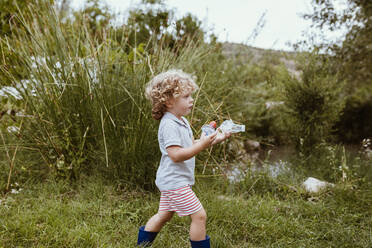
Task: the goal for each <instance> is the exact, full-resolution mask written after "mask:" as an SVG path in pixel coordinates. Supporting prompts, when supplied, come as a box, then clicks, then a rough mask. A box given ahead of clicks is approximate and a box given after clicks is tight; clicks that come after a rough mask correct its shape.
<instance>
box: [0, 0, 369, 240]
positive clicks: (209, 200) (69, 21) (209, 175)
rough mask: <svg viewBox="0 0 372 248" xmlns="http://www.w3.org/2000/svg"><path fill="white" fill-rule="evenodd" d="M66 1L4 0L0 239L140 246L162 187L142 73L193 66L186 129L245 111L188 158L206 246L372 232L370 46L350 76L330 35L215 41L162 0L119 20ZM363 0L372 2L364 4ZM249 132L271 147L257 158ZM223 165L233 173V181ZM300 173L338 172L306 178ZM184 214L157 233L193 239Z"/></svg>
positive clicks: (94, 5) (93, 0) (95, 6)
mask: <svg viewBox="0 0 372 248" xmlns="http://www.w3.org/2000/svg"><path fill="white" fill-rule="evenodd" d="M67 2H68V1H62V2H59V4H61V5H59V8H55V5H51V4H50V2H48V1H43V2H40V1H30V2H29V3H27V4H21V5H19V6H18V7H17V6H15V5H14V3H15V1H5V2H2V4H0V10H1V11H0V12H1V13H2V15H1V17H2V20H1V21H2V22H1V23H0V25H2V29H1V32H2V33H1V39H0V48H1V49H0V51H1V54H0V55H1V60H0V61H1V62H0V86H1V87H2V88H0V90H1V91H0V93H1V94H0V190H1V194H0V209H1V213H0V247H91V246H98V247H131V246H133V245H134V243H135V239H136V238H135V237H136V235H137V230H138V227H139V226H140V225H143V224H144V222H145V221H146V220H147V219H148V218H149V217H150V216H151V215H153V214H154V213H155V212H156V211H157V207H158V200H159V194H158V192H157V191H156V188H155V185H154V179H155V173H156V169H157V166H158V163H159V159H160V151H159V148H158V143H157V127H158V122H157V121H155V120H153V119H151V111H150V103H149V101H148V100H147V99H145V97H144V87H145V85H146V83H147V82H148V81H149V80H150V78H151V77H152V76H153V75H155V74H157V73H159V72H162V71H164V70H167V69H170V68H179V69H182V70H184V71H185V72H188V73H192V74H193V75H195V76H196V77H197V84H198V85H199V88H200V90H199V91H198V92H196V94H195V95H194V98H195V102H194V109H193V111H192V113H191V115H190V116H188V119H189V121H190V123H191V125H192V128H193V131H194V136H195V137H199V135H200V127H201V126H202V125H203V124H204V123H207V122H209V121H211V120H216V121H217V122H218V124H220V123H221V122H222V121H223V120H225V119H228V118H231V119H233V120H234V121H235V122H237V123H241V124H244V125H246V132H245V133H241V134H239V135H234V136H233V137H232V138H231V139H229V140H228V142H225V143H223V144H222V145H218V146H215V147H213V148H212V149H210V150H208V151H204V152H202V153H201V154H199V155H198V156H197V158H196V159H197V161H196V174H197V176H196V177H197V183H196V185H195V191H196V193H197V195H198V196H199V198H200V199H201V201H202V203H203V205H204V207H205V208H206V210H207V214H208V234H210V236H211V237H213V240H212V245H213V247H370V246H371V245H372V240H371V237H372V225H371V223H372V219H371V216H372V209H371V206H370V202H371V201H372V192H371V187H372V185H371V182H372V166H371V159H372V150H371V144H370V139H371V133H370V131H369V130H370V129H369V127H370V126H371V125H369V123H370V121H369V119H368V118H369V113H370V112H371V111H369V110H370V106H371V101H370V99H371V98H370V96H371V95H370V92H372V91H369V90H368V89H369V87H370V86H368V85H369V84H368V82H369V81H370V78H369V77H368V75H367V74H368V73H369V71H368V70H367V71H368V73H367V72H366V71H365V69H366V68H369V67H368V65H369V64H368V63H367V62H368V61H369V59H370V58H371V56H370V54H369V53H367V52H366V53H364V54H363V56H365V57H363V60H362V61H363V63H362V64H361V68H359V67H358V68H359V69H360V70H358V71H356V73H359V74H358V75H359V76H360V77H356V76H355V75H356V74H354V75H353V70H352V69H350V68H352V67H353V66H355V64H353V62H352V61H349V60H342V59H340V58H341V57H340V56H341V55H340V54H341V53H338V52H337V51H338V50H334V51H332V53H331V54H324V53H320V52H319V51H324V50H322V47H313V48H312V49H311V50H309V51H307V52H292V53H285V52H280V51H263V50H262V49H256V48H250V47H247V46H243V45H237V44H220V43H219V42H217V41H216V37H215V36H214V35H213V34H212V35H209V34H207V32H206V31H204V30H203V29H202V28H201V27H202V25H201V22H200V21H199V20H197V19H196V18H195V17H194V16H192V15H190V14H188V15H186V16H184V17H181V18H179V19H176V18H175V12H174V10H169V9H168V8H167V6H166V5H165V4H164V2H163V1H161V0H151V1H150V0H144V1H142V3H141V4H140V5H139V6H137V7H136V8H133V9H131V11H130V12H129V16H128V19H127V20H126V22H125V23H124V24H123V25H122V26H113V25H111V24H110V23H111V21H113V20H115V16H114V15H113V14H111V13H110V12H109V9H108V8H107V7H102V6H101V5H100V1H98V0H89V1H88V4H87V5H86V6H85V7H84V8H83V9H82V10H75V11H71V10H69V9H68V6H67ZM326 2H330V1H314V6H318V5H319V6H320V7H319V6H318V7H319V8H321V6H322V5H321V4H324V3H326ZM350 2H354V4H356V5H358V6H359V4H362V2H363V1H350ZM33 3H37V8H35V5H32V4H33ZM326 6H328V7H329V5H326ZM353 6H354V5H353ZM360 6H361V7H360V8H359V9H358V11H361V12H360V13H359V14H360V15H362V14H363V13H365V14H366V16H368V15H367V14H368V13H370V12H369V11H367V10H369V9H370V7H368V6H370V5H368V4H366V5H360ZM328 7H327V8H328ZM364 8H365V9H364ZM36 9H37V11H30V10H36ZM2 10H7V11H8V12H2ZM314 10H316V8H315V9H314ZM364 10H365V11H364ZM328 11H332V9H331V8H328ZM3 13H4V14H3ZM321 13H323V12H321ZM314 15H315V14H314ZM317 18H318V17H317ZM317 18H315V17H314V18H313V20H314V22H319V21H321V20H325V19H324V18H326V16H323V17H319V18H320V19H317ZM370 20H371V19H370V18H369V19H368V18H367V19H365V18H364V19H363V18H362V19H360V20H359V21H366V25H367V24H368V23H369V22H370ZM331 24H332V25H333V22H331ZM368 25H369V24H368ZM368 25H367V26H368ZM357 31H358V32H359V31H360V32H361V33H360V36H359V35H357V37H360V39H359V38H358V39H357V41H358V42H362V41H363V40H364V38H363V37H367V36H366V35H370V31H368V29H362V30H360V29H357V30H354V29H352V30H351V31H350V32H351V33H350V35H351V34H352V33H355V34H358V32H357ZM362 38H363V39H362ZM352 41H353V40H352V39H349V38H348V39H347V40H346V41H345V43H344V45H345V46H346V44H347V47H354V45H355V46H357V45H358V44H359V43H358V44H354V43H353V42H352ZM363 44H364V43H363ZM347 47H344V46H341V47H340V48H342V49H341V50H340V51H342V54H344V53H346V51H347V50H343V49H346V48H347ZM358 47H359V45H358ZM353 56H356V55H355V54H354V53H353ZM341 61H342V63H341ZM348 61H349V62H350V63H349V62H348ZM348 63H349V64H348ZM340 68H345V70H344V69H340ZM363 68H364V69H363ZM345 72H347V74H348V76H347V77H346V76H345ZM362 72H363V73H364V72H366V73H367V74H363V73H362ZM361 77H363V79H361ZM368 80H369V81H368ZM5 86H6V87H5ZM9 86H11V87H9ZM15 91H17V92H18V93H17V94H14V92H15ZM360 116H362V117H363V118H359V117H360ZM350 122H352V125H351V126H350V125H349V123H350ZM361 127H363V128H361ZM252 140H253V141H258V142H259V144H260V149H261V153H263V154H264V156H267V158H266V159H262V158H261V157H259V158H255V156H256V155H257V154H256V153H254V152H252V150H255V149H257V147H256V148H254V147H253V148H252ZM362 140H363V146H361V142H362ZM341 141H350V142H356V143H357V148H356V151H354V152H353V151H351V149H348V147H349V145H350V144H343V143H341ZM279 146H280V147H294V154H291V156H290V157H289V158H286V160H285V161H281V160H279V163H280V165H277V167H278V173H277V174H275V175H273V173H272V171H271V169H272V168H273V166H275V163H272V162H270V161H271V160H270V152H271V151H270V150H271V149H275V148H278V147H279ZM345 147H346V148H345ZM260 159H262V161H261V160H260ZM280 166H282V167H280ZM232 171H235V172H236V171H238V172H239V173H240V175H241V178H240V179H241V180H240V181H239V182H237V183H231V182H230V181H229V177H228V176H229V175H230V174H231V173H232ZM309 176H313V177H317V178H319V179H322V180H326V181H328V182H331V183H333V184H335V187H332V188H328V189H326V190H324V191H321V192H320V193H317V194H310V193H307V192H305V190H304V189H303V188H302V187H301V183H302V182H303V181H304V180H305V179H306V178H307V177H309ZM230 179H231V178H230ZM188 228H189V220H188V219H187V218H179V217H175V218H174V219H173V220H172V222H171V223H169V224H168V225H167V226H166V227H165V228H164V230H163V231H162V233H161V235H160V236H159V238H158V239H157V240H156V242H155V244H154V247H187V246H188V245H189V241H188V234H187V233H188Z"/></svg>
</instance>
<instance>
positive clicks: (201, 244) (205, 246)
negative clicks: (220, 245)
mask: <svg viewBox="0 0 372 248" xmlns="http://www.w3.org/2000/svg"><path fill="white" fill-rule="evenodd" d="M209 240H210V237H209V236H208V235H207V236H206V237H205V240H200V241H192V240H191V239H190V242H191V247H192V248H210V247H211V244H210V242H209Z"/></svg>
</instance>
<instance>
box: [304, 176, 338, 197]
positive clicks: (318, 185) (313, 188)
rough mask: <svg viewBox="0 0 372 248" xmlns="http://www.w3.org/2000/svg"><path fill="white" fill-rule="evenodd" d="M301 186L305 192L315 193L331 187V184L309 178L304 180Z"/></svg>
mask: <svg viewBox="0 0 372 248" xmlns="http://www.w3.org/2000/svg"><path fill="white" fill-rule="evenodd" d="M302 185H303V186H304V187H305V189H306V191H308V192H310V193H317V192H319V191H320V190H322V189H324V188H326V187H329V186H331V187H333V186H334V184H333V183H328V182H325V181H321V180H319V179H316V178H314V177H309V178H307V179H306V181H305V182H303V183H302Z"/></svg>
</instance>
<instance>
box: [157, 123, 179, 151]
mask: <svg viewBox="0 0 372 248" xmlns="http://www.w3.org/2000/svg"><path fill="white" fill-rule="evenodd" d="M161 135H162V138H163V144H164V148H167V147H169V146H181V147H182V142H181V135H180V132H179V130H178V125H177V124H176V123H173V121H171V120H170V121H165V122H164V125H163V127H162V133H161Z"/></svg>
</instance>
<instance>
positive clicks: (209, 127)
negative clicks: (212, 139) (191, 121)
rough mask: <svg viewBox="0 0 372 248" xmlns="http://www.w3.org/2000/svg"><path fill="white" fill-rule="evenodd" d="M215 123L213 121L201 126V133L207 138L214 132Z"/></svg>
mask: <svg viewBox="0 0 372 248" xmlns="http://www.w3.org/2000/svg"><path fill="white" fill-rule="evenodd" d="M216 127H217V123H216V122H215V121H211V122H210V123H209V124H208V125H203V126H202V128H201V129H202V131H203V133H204V134H205V136H208V135H210V134H212V133H214V132H215V131H216Z"/></svg>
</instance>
